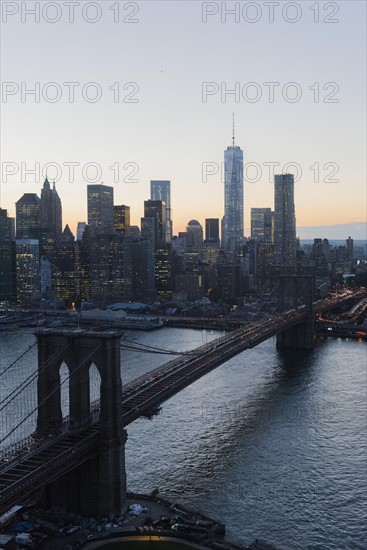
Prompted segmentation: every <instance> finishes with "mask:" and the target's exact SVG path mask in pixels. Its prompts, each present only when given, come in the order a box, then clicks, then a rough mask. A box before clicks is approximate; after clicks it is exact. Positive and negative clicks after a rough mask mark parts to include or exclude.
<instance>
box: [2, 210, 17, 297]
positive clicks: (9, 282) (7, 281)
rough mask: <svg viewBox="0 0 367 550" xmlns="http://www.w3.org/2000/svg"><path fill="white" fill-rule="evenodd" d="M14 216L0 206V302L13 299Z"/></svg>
mask: <svg viewBox="0 0 367 550" xmlns="http://www.w3.org/2000/svg"><path fill="white" fill-rule="evenodd" d="M13 222H14V218H9V216H8V212H7V210H4V209H3V208H0V302H4V301H6V302H10V301H13V299H14V296H15V239H14V234H13Z"/></svg>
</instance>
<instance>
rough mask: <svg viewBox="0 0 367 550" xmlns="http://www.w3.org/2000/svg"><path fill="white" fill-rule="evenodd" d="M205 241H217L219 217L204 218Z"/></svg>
mask: <svg viewBox="0 0 367 550" xmlns="http://www.w3.org/2000/svg"><path fill="white" fill-rule="evenodd" d="M205 241H206V242H212V243H213V242H218V241H219V218H206V219H205Z"/></svg>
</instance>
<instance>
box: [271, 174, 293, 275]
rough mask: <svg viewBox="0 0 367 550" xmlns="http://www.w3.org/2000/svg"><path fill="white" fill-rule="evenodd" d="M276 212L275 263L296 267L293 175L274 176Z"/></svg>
mask: <svg viewBox="0 0 367 550" xmlns="http://www.w3.org/2000/svg"><path fill="white" fill-rule="evenodd" d="M274 211H275V219H274V244H275V262H276V263H278V264H281V265H295V263H296V251H297V244H296V217H295V208H294V176H293V174H280V175H275V176H274Z"/></svg>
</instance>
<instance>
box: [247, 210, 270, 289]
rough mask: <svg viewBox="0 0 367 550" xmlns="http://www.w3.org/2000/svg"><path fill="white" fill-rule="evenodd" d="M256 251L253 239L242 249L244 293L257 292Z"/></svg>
mask: <svg viewBox="0 0 367 550" xmlns="http://www.w3.org/2000/svg"><path fill="white" fill-rule="evenodd" d="M269 210H270V209H269ZM257 250H258V243H257V242H256V241H255V240H254V239H248V240H247V241H246V243H245V245H244V246H243V249H242V253H243V258H244V266H243V270H244V274H245V281H244V282H245V292H252V291H255V290H257Z"/></svg>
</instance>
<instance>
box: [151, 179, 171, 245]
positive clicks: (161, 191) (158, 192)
mask: <svg viewBox="0 0 367 550" xmlns="http://www.w3.org/2000/svg"><path fill="white" fill-rule="evenodd" d="M150 199H151V200H152V201H162V202H164V203H165V205H166V223H165V242H166V243H170V242H171V240H172V219H171V182H170V180H151V182H150Z"/></svg>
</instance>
